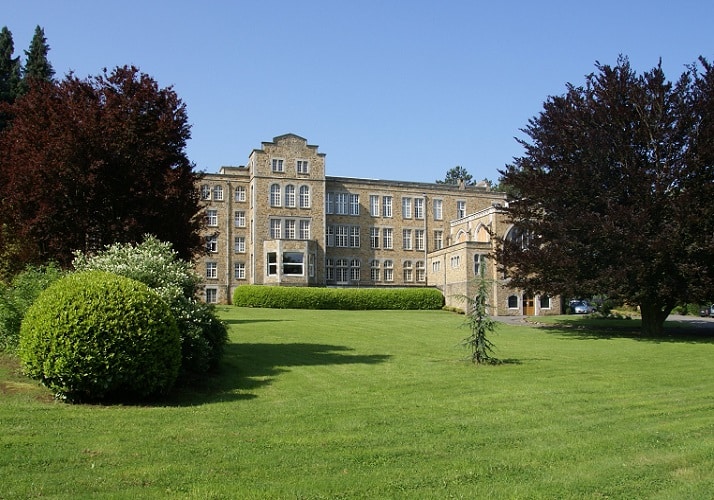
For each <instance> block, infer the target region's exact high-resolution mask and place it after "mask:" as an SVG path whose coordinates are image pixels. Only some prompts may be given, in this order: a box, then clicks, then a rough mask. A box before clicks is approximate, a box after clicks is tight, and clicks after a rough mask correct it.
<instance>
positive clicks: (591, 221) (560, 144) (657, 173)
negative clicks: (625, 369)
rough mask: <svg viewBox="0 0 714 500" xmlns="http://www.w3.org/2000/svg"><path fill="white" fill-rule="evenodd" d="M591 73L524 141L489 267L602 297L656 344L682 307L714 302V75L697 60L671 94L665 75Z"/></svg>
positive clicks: (547, 107)
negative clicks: (634, 312)
mask: <svg viewBox="0 0 714 500" xmlns="http://www.w3.org/2000/svg"><path fill="white" fill-rule="evenodd" d="M596 68H597V71H596V72H595V73H593V74H591V75H590V76H588V77H587V79H586V83H585V85H584V86H582V87H575V86H573V85H568V86H567V92H566V93H565V94H564V95H561V96H557V97H550V98H548V99H547V101H546V102H545V104H544V106H543V110H542V111H541V113H540V114H539V115H538V116H536V117H534V118H532V119H531V120H530V121H529V123H528V125H527V127H525V128H524V129H523V132H524V133H525V134H526V135H527V136H528V139H527V140H522V141H521V144H522V145H523V147H524V149H525V154H524V155H523V156H522V157H520V158H516V159H515V161H514V163H513V164H511V165H508V166H507V167H506V169H505V170H503V171H501V174H502V179H501V182H502V183H504V184H506V185H508V186H510V187H512V188H513V189H514V192H517V193H519V195H520V196H519V198H518V199H517V200H515V201H514V202H512V203H511V204H510V205H509V207H508V209H507V212H508V216H509V217H510V219H511V221H512V222H513V223H514V230H513V231H511V233H510V235H509V237H507V238H505V239H503V240H502V241H501V247H500V249H499V251H498V252H497V256H498V259H499V261H500V263H501V265H502V267H503V268H504V270H507V272H508V274H509V276H510V279H511V283H512V285H514V286H517V287H522V288H524V289H526V290H530V291H534V292H544V293H550V294H563V295H565V296H584V295H585V296H587V295H594V294H607V295H609V296H611V297H615V298H619V299H622V300H625V301H627V302H629V303H633V304H637V305H639V307H640V310H641V313H642V329H643V332H645V333H647V334H661V333H662V332H663V324H664V320H665V319H666V318H667V316H668V315H669V313H670V312H671V310H672V309H673V307H674V306H675V305H676V304H677V302H678V301H690V302H696V301H699V300H703V299H709V300H710V299H711V294H713V293H714V156H713V153H714V147H713V146H712V144H713V141H714V123H713V120H714V108H713V106H714V73H713V72H712V68H711V66H710V65H709V64H708V63H707V61H706V60H704V59H701V64H700V65H698V66H695V65H693V66H692V67H690V68H689V69H688V71H686V72H685V73H684V74H683V75H682V76H681V77H680V79H679V80H678V81H677V82H676V83H671V82H670V81H668V80H667V79H666V78H665V75H664V72H663V70H662V67H661V63H660V64H659V65H658V66H657V67H655V68H653V69H652V70H650V71H647V72H645V73H643V74H640V75H638V74H637V73H636V72H635V71H634V70H633V69H632V68H631V66H630V63H629V61H628V59H627V58H625V57H620V58H619V60H618V63H617V65H615V66H609V65H604V64H599V63H598V64H597V65H596Z"/></svg>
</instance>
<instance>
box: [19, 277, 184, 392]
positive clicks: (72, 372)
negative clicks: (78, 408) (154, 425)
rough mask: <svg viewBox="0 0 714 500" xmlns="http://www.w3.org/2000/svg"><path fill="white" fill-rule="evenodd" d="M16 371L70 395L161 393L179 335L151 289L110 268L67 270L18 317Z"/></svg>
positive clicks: (177, 353) (174, 362)
mask: <svg viewBox="0 0 714 500" xmlns="http://www.w3.org/2000/svg"><path fill="white" fill-rule="evenodd" d="M18 352H19V354H20V359H21V361H22V363H23V368H24V371H25V373H26V374H27V375H29V376H30V377H32V378H35V379H39V380H40V381H41V382H42V383H43V384H44V385H46V386H47V387H49V388H50V389H51V390H52V391H54V392H55V394H56V395H57V396H58V397H60V398H63V399H67V400H70V401H99V400H104V399H119V400H126V399H127V398H129V399H133V398H137V397H139V398H141V397H145V396H149V395H154V394H159V393H165V392H167V391H168V390H169V389H171V387H172V386H173V384H174V382H175V380H176V377H177V375H178V371H179V367H180V364H181V340H180V338H179V333H178V329H177V327H176V322H175V321H174V319H173V316H172V314H171V311H170V310H169V308H168V306H167V305H166V304H165V303H164V301H163V300H162V299H161V297H159V295H158V294H157V293H155V292H154V291H152V290H151V289H149V287H147V286H146V285H144V284H142V283H139V282H138V281H135V280H132V279H129V278H125V277H121V276H117V275H114V274H111V273H106V272H99V271H91V272H83V273H75V274H71V275H69V276H67V277H65V278H62V279H60V280H59V281H57V282H56V283H54V284H53V285H51V286H50V287H49V288H48V289H47V290H45V291H44V292H43V293H42V294H41V295H40V296H39V297H38V298H37V300H36V301H35V303H34V304H33V305H32V306H31V307H30V309H29V310H28V311H27V314H26V315H25V318H24V319H23V321H22V327H21V330H20V345H19V349H18Z"/></svg>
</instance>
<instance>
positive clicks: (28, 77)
mask: <svg viewBox="0 0 714 500" xmlns="http://www.w3.org/2000/svg"><path fill="white" fill-rule="evenodd" d="M49 51H50V46H49V45H47V38H45V30H43V29H42V28H40V27H39V26H37V27H35V34H34V36H33V37H32V41H31V42H30V49H29V50H26V51H25V56H26V57H27V60H26V61H25V68H24V71H23V76H22V82H21V85H20V92H21V93H23V94H24V93H26V92H27V90H28V88H29V86H30V82H31V81H32V80H40V81H46V82H51V81H52V78H53V77H54V75H55V70H54V69H53V68H52V64H50V62H49V60H48V59H47V53H48V52H49Z"/></svg>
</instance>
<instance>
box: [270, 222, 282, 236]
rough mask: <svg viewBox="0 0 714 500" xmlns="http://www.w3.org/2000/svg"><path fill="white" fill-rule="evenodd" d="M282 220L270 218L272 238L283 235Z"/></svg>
mask: <svg viewBox="0 0 714 500" xmlns="http://www.w3.org/2000/svg"><path fill="white" fill-rule="evenodd" d="M282 228H283V220H282V219H270V237H271V238H272V239H274V240H279V239H280V238H282V237H283V231H282Z"/></svg>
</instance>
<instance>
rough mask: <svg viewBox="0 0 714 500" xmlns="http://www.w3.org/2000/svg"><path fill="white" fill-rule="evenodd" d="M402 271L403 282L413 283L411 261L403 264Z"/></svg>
mask: <svg viewBox="0 0 714 500" xmlns="http://www.w3.org/2000/svg"><path fill="white" fill-rule="evenodd" d="M402 269H403V270H404V281H407V282H409V281H414V270H413V269H412V261H411V260H405V261H404V264H403V265H402Z"/></svg>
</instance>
